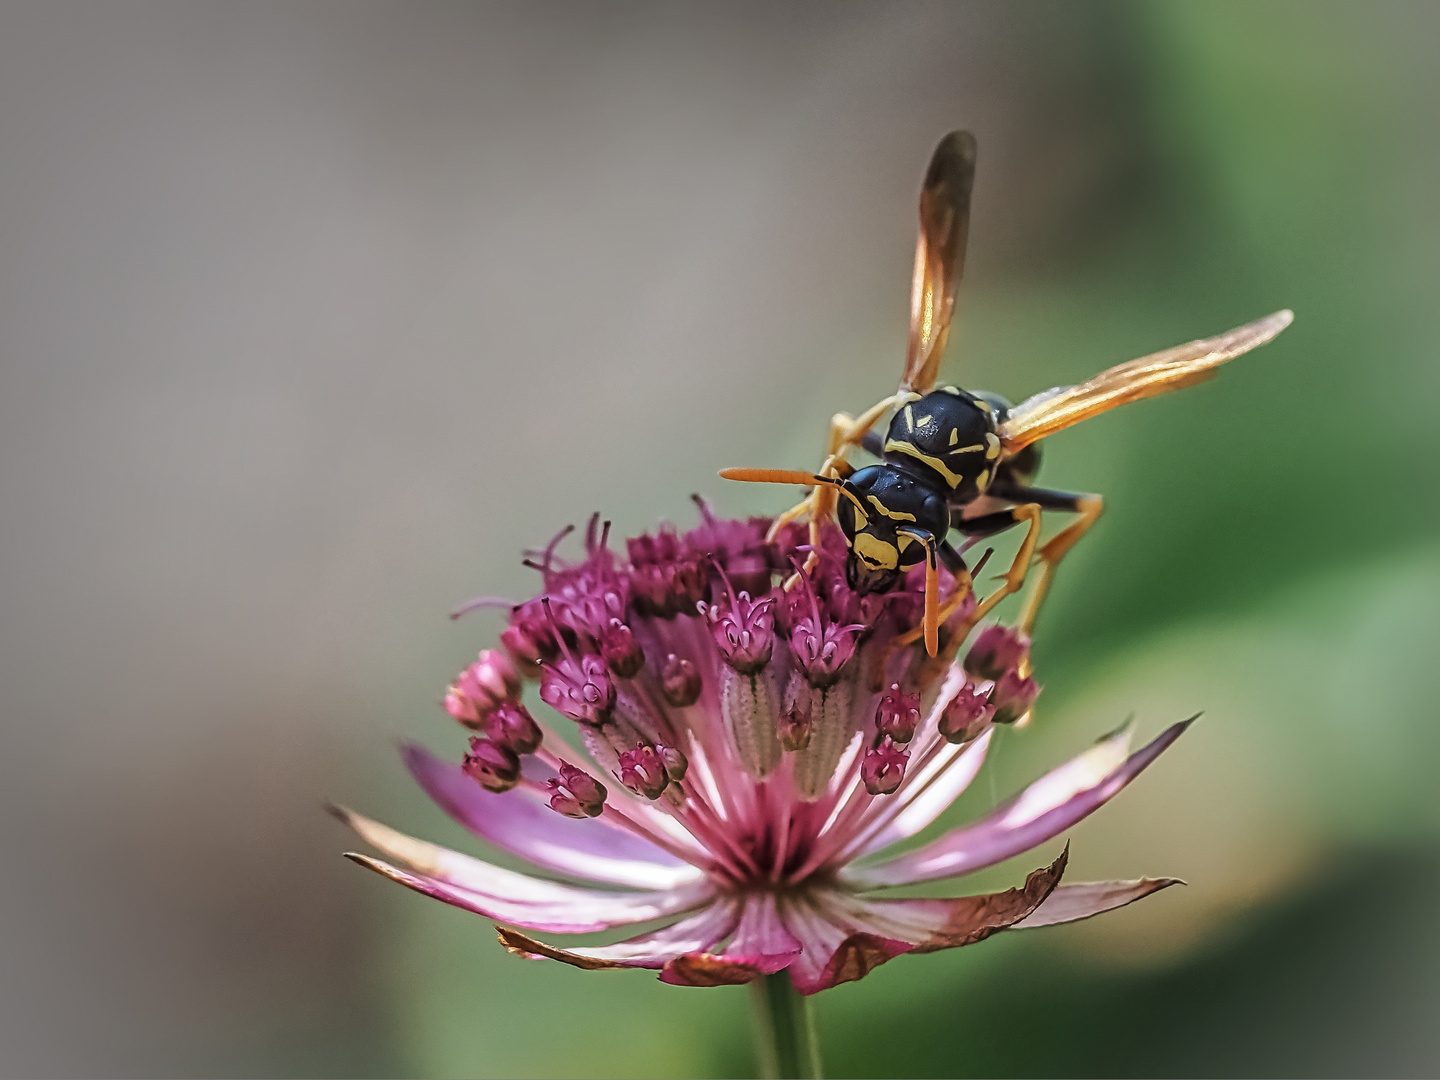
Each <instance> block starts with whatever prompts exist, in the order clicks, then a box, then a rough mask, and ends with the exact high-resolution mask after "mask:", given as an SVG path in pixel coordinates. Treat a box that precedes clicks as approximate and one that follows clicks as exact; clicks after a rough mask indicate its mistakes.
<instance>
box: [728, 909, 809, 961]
mask: <svg viewBox="0 0 1440 1080" xmlns="http://www.w3.org/2000/svg"><path fill="white" fill-rule="evenodd" d="M799 955H800V942H799V940H798V939H797V938H796V937H795V935H794V934H792V933H790V931H789V930H787V929H785V923H784V922H783V921H782V920H781V918H780V909H779V905H778V904H777V902H776V899H775V895H774V894H773V893H768V892H754V893H750V894H749V895H748V896H746V897H745V908H744V911H743V912H742V913H741V916H740V925H739V926H737V927H736V928H735V937H734V938H733V939H732V940H731V942H730V944H729V945H727V946H726V947H725V958H726V959H727V960H732V961H743V962H745V963H748V964H750V965H751V966H752V967H753V968H754V969H755V970H756V972H757V973H758V972H763V973H764V974H766V975H770V974H773V973H774V972H777V971H780V970H782V969H783V968H787V967H789V966H790V964H791V962H792V961H794V959H795V958H796V957H797V956H799Z"/></svg>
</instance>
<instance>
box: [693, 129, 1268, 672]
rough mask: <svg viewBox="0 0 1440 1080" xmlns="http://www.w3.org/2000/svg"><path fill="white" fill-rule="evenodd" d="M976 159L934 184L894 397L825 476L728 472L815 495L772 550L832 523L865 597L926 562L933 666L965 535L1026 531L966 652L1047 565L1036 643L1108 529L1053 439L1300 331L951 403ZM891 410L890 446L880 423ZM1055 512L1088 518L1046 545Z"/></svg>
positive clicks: (941, 164) (970, 147)
mask: <svg viewBox="0 0 1440 1080" xmlns="http://www.w3.org/2000/svg"><path fill="white" fill-rule="evenodd" d="M975 158H976V153H975V138H974V136H973V135H971V134H970V133H969V132H968V131H953V132H951V133H950V134H949V135H946V136H945V138H943V139H942V140H941V141H940V145H939V146H937V147H936V149H935V153H934V155H933V157H932V158H931V160H930V167H929V169H928V170H927V171H926V173H925V180H924V183H923V184H922V185H921V189H920V236H919V241H918V243H917V244H916V248H915V274H914V281H913V285H912V289H911V298H910V337H909V342H908V345H907V347H906V352H905V367H904V370H903V373H902V375H901V378H900V387H899V389H898V390H897V391H896V393H895V394H893V395H891V396H890V397H887V398H885V399H883V400H882V401H879V402H877V403H876V404H875V405H873V406H871V407H870V408H869V409H866V410H865V411H864V412H863V413H861V414H860V415H859V416H858V417H851V416H849V415H847V414H844V413H839V414H837V415H836V416H835V417H834V418H833V419H832V420H831V424H830V438H829V444H828V453H827V456H826V458H825V461H824V464H823V465H821V467H820V469H819V471H818V472H814V473H809V472H802V471H797V470H789V469H724V470H722V471H721V473H720V475H721V476H722V477H725V478H726V479H730V480H743V481H749V482H756V483H780V484H800V485H804V486H806V487H809V488H810V489H811V491H810V493H809V494H808V495H807V496H806V497H805V499H803V500H802V501H801V502H800V503H798V504H797V505H795V506H794V507H792V508H791V509H790V510H788V511H786V512H785V513H784V514H781V515H780V516H779V517H778V518H776V520H775V522H774V524H773V525H772V527H771V532H770V536H771V538H772V539H773V537H774V536H775V535H776V533H778V531H779V530H780V529H781V528H782V527H784V526H785V525H786V524H788V523H790V522H792V521H796V520H798V519H800V518H801V517H803V516H806V515H808V518H809V525H810V540H811V545H812V549H814V548H817V547H818V544H819V537H820V527H821V525H822V524H823V523H824V522H826V521H828V520H830V519H831V518H834V519H835V520H836V521H837V522H838V524H839V526H840V529H841V531H842V532H843V533H844V535H845V542H846V545H847V547H848V553H847V557H846V576H847V578H848V579H849V583H850V586H851V587H852V588H854V589H856V590H857V591H860V592H866V593H874V592H884V591H886V590H888V589H890V588H892V587H893V586H894V585H895V583H896V582H897V581H898V580H899V579H900V576H901V574H902V573H903V572H904V571H905V570H906V569H907V568H909V567H913V566H917V565H919V564H920V563H921V562H923V563H924V564H925V614H924V618H923V620H922V624H921V626H919V627H917V628H915V629H914V630H913V631H911V632H910V633H909V634H907V635H905V636H903V637H902V639H901V640H902V642H904V641H914V640H916V639H917V638H919V637H920V636H921V635H922V634H923V636H924V639H925V648H926V651H927V652H928V653H929V654H930V655H931V656H932V657H933V656H935V655H936V653H937V651H938V649H939V628H940V626H941V624H943V623H944V622H945V621H946V620H947V619H948V618H949V617H950V616H951V615H952V614H953V613H954V612H955V611H956V610H957V608H958V607H959V605H960V604H961V603H962V602H963V601H964V600H965V598H966V596H968V595H969V594H970V592H971V591H973V588H974V583H973V581H972V579H971V576H970V571H969V569H968V567H967V566H966V563H965V560H964V557H963V556H962V555H961V551H960V550H957V549H956V547H955V546H954V545H953V544H951V542H950V540H949V535H950V533H951V532H952V531H953V532H957V533H959V534H960V535H961V536H963V537H965V538H966V540H965V542H963V543H962V545H961V547H962V549H963V548H964V547H967V546H968V545H969V544H970V543H974V542H977V541H978V540H980V539H982V538H984V537H989V536H994V535H996V534H998V533H1001V532H1003V531H1005V530H1006V529H1010V528H1013V527H1015V526H1017V525H1022V524H1023V525H1025V526H1026V531H1025V536H1024V539H1023V540H1022V541H1021V543H1020V546H1019V549H1018V550H1017V552H1016V554H1015V558H1014V560H1013V561H1012V563H1011V565H1010V568H1009V570H1007V571H1006V573H1005V574H1004V575H1003V577H1002V579H1001V581H1000V584H999V585H998V587H997V588H996V589H995V590H994V591H993V592H991V593H990V594H989V595H988V596H986V597H984V598H983V599H980V600H979V601H978V602H977V604H976V605H975V607H974V609H973V610H972V611H971V613H970V614H969V615H968V616H967V626H966V627H965V628H964V630H963V632H961V633H959V634H958V635H957V636H955V637H954V638H953V640H954V641H955V642H956V643H958V642H960V641H963V640H964V637H965V634H966V633H968V631H969V627H973V626H974V625H975V624H976V623H978V622H979V620H980V619H982V618H984V616H985V615H986V614H987V613H988V612H989V611H990V610H991V609H992V608H993V607H994V606H995V605H996V604H998V603H999V602H1000V601H1001V600H1003V599H1004V598H1005V597H1007V596H1009V595H1011V594H1013V593H1016V592H1019V591H1020V589H1021V588H1022V587H1023V586H1024V584H1025V580H1026V576H1027V573H1028V571H1029V569H1030V567H1031V564H1032V563H1033V562H1036V561H1038V562H1039V564H1040V570H1039V573H1038V574H1037V580H1036V581H1035V583H1034V585H1033V587H1032V589H1031V591H1030V594H1029V595H1028V596H1027V597H1026V600H1025V604H1024V607H1023V608H1022V610H1021V614H1020V619H1019V626H1020V628H1021V629H1022V630H1024V631H1026V632H1028V631H1029V629H1030V627H1031V626H1032V625H1033V623H1034V620H1035V616H1036V614H1037V612H1038V611H1039V608H1040V603H1041V601H1042V600H1043V599H1044V597H1045V595H1046V592H1047V591H1048V590H1049V587H1050V583H1051V581H1052V579H1053V577H1054V574H1055V569H1056V567H1057V566H1058V565H1059V563H1060V560H1061V559H1063V558H1064V557H1065V555H1066V553H1067V552H1068V551H1069V550H1070V549H1071V548H1072V547H1074V545H1075V543H1076V542H1077V541H1079V539H1080V538H1081V537H1082V536H1084V535H1085V533H1086V531H1087V530H1089V528H1090V527H1091V526H1092V525H1094V524H1095V521H1096V520H1097V519H1098V518H1099V516H1100V513H1101V510H1102V509H1103V507H1104V501H1103V499H1102V498H1101V496H1099V495H1097V494H1093V493H1090V492H1077V491H1061V490H1056V489H1052V488H1044V487H1037V486H1035V484H1034V480H1035V476H1036V473H1037V471H1038V469H1039V466H1040V446H1039V445H1038V444H1039V442H1040V440H1042V439H1044V438H1046V437H1047V436H1049V435H1054V434H1055V433H1056V432H1059V431H1063V430H1065V429H1066V428H1068V427H1071V426H1072V425H1074V424H1078V423H1079V422H1080V421H1082V420H1086V419H1089V418H1090V417H1092V416H1096V415H1098V414H1099V413H1102V412H1106V411H1108V410H1109V409H1113V408H1115V407H1116V406H1117V405H1123V404H1126V403H1127V402H1131V401H1139V400H1141V399H1143V398H1148V397H1155V396H1156V395H1158V394H1165V393H1169V392H1170V391H1172V390H1179V389H1181V388H1183V387H1186V386H1192V385H1194V384H1195V383H1198V382H1202V381H1204V380H1206V379H1209V378H1211V377H1212V376H1214V375H1215V374H1216V373H1217V369H1218V367H1219V366H1220V365H1221V364H1223V363H1225V362H1226V361H1227V360H1231V359H1234V358H1235V357H1237V356H1240V355H1242V354H1243V353H1247V352H1249V351H1250V350H1251V349H1254V348H1256V347H1257V346H1260V345H1264V344H1265V343H1266V342H1267V341H1270V340H1271V339H1272V338H1274V337H1275V336H1276V335H1277V334H1279V333H1280V331H1282V330H1284V329H1285V327H1287V326H1288V325H1289V324H1290V321H1291V319H1292V318H1293V317H1294V316H1293V314H1292V313H1291V312H1290V311H1278V312H1276V313H1275V314H1273V315H1267V316H1266V317H1265V318H1263V319H1258V320H1256V321H1255V322H1252V323H1247V324H1246V325H1244V326H1241V327H1237V328H1236V329H1234V330H1230V331H1228V332H1227V333H1224V334H1220V335H1218V336H1216V337H1211V338H1202V339H1200V340H1197V341H1191V342H1187V343H1186V344H1184V345H1177V346H1175V347H1174V348H1172V349H1166V350H1164V351H1163V352H1158V353H1154V354H1152V355H1150V356H1144V357H1141V358H1140V359H1138V360H1131V361H1130V362H1129V363H1125V364H1119V365H1117V366H1116V367H1112V368H1109V369H1108V370H1106V371H1103V372H1101V373H1100V374H1099V375H1096V376H1095V377H1094V378H1092V379H1089V380H1087V381H1085V382H1082V383H1078V384H1076V385H1074V386H1057V387H1054V388H1052V389H1049V390H1046V391H1044V392H1042V393H1039V394H1036V395H1034V396H1033V397H1030V398H1027V399H1025V400H1024V401H1022V402H1020V403H1019V404H1018V405H1012V404H1011V403H1010V402H1009V401H1007V400H1006V399H1005V398H1003V397H1001V396H1000V395H999V394H994V393H990V392H986V391H978V392H977V391H969V390H962V389H960V388H959V387H956V386H942V387H940V388H938V389H937V388H936V387H935V383H936V381H937V376H938V374H939V370H940V361H941V358H942V356H943V355H944V352H945V344H946V341H947V340H948V338H949V335H950V323H951V319H952V316H953V315H954V312H955V300H956V294H957V291H958V287H959V283H960V279H961V277H962V275H963V273H964V265H965V246H966V240H967V237H968V234H969V230H970V195H971V191H972V189H973V187H974V182H975ZM892 410H893V414H892V415H891V419H890V421H889V424H888V427H887V428H886V430H885V434H884V436H883V437H882V436H881V435H880V433H879V431H878V430H876V429H877V425H878V424H879V423H880V421H881V420H882V419H883V418H884V417H885V415H886V414H887V413H892ZM857 446H858V447H860V448H862V449H864V450H866V451H868V452H869V453H871V454H873V455H874V456H875V457H877V458H879V459H880V461H879V462H878V463H877V464H874V465H869V466H866V467H864V468H861V469H858V470H857V469H855V468H854V467H853V466H852V465H851V464H850V463H849V461H848V455H849V452H850V451H851V450H852V449H854V448H855V447H857ZM1047 510H1049V511H1063V512H1068V513H1073V514H1075V515H1076V518H1075V520H1074V521H1073V522H1071V523H1070V524H1069V525H1067V526H1066V527H1065V528H1064V529H1062V530H1061V531H1060V532H1059V533H1057V534H1056V535H1055V536H1054V537H1053V538H1051V539H1050V540H1048V541H1047V542H1046V543H1045V544H1043V545H1040V544H1039V538H1040V526H1041V516H1042V512H1043V511H1047ZM1037 549H1038V550H1037ZM816 558H817V556H816V554H815V552H814V550H812V552H811V555H810V557H809V559H808V560H807V565H806V566H805V568H804V569H805V571H807V572H808V571H809V570H810V569H813V567H814V561H815V559H816ZM942 565H943V566H944V567H945V568H946V569H947V570H949V571H950V573H951V575H953V577H954V580H955V588H954V591H953V593H952V595H951V596H949V597H948V598H946V599H945V600H944V601H943V602H942V600H941V598H940V596H939V567H940V566H942ZM795 580H798V579H797V578H792V579H791V581H790V582H788V583H787V585H791V584H793V583H794V581H795Z"/></svg>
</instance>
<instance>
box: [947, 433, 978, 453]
mask: <svg viewBox="0 0 1440 1080" xmlns="http://www.w3.org/2000/svg"><path fill="white" fill-rule="evenodd" d="M950 434H952V435H953V434H955V433H954V432H953V431H952V432H951V433H950ZM984 449H985V444H984V443H978V442H977V443H976V444H975V445H974V446H962V447H960V449H959V450H951V451H950V453H951V454H952V455H954V454H973V453H975V451H977V450H984Z"/></svg>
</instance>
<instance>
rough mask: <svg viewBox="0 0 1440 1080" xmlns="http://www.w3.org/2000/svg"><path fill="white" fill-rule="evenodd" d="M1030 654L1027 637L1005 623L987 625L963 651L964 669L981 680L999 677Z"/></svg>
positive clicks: (1015, 667)
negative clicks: (973, 642) (965, 650)
mask: <svg viewBox="0 0 1440 1080" xmlns="http://www.w3.org/2000/svg"><path fill="white" fill-rule="evenodd" d="M1029 653H1030V639H1029V638H1028V637H1027V636H1025V635H1024V634H1022V633H1021V632H1020V631H1018V630H1014V629H1011V628H1010V627H1008V626H1000V625H998V624H996V625H994V626H987V627H986V628H985V629H984V630H982V631H980V636H979V637H977V638H976V639H975V644H974V645H972V646H970V651H969V652H968V653H966V654H965V670H966V671H967V672H968V673H969V674H971V675H974V676H976V677H977V678H981V679H999V678H1000V676H1001V675H1003V674H1005V672H1007V671H1014V670H1016V669H1017V668H1018V667H1019V666H1020V662H1021V661H1022V660H1024V659H1025V657H1026V656H1027V655H1029Z"/></svg>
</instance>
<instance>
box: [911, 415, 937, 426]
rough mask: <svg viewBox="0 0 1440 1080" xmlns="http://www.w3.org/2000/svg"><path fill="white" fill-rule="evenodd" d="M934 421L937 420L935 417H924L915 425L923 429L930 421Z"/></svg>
mask: <svg viewBox="0 0 1440 1080" xmlns="http://www.w3.org/2000/svg"><path fill="white" fill-rule="evenodd" d="M934 419H935V418H934V417H933V416H922V417H920V419H919V420H916V421H915V423H917V424H919V425H920V426H921V427H924V426H925V425H926V424H928V423H930V421H931V420H934Z"/></svg>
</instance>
